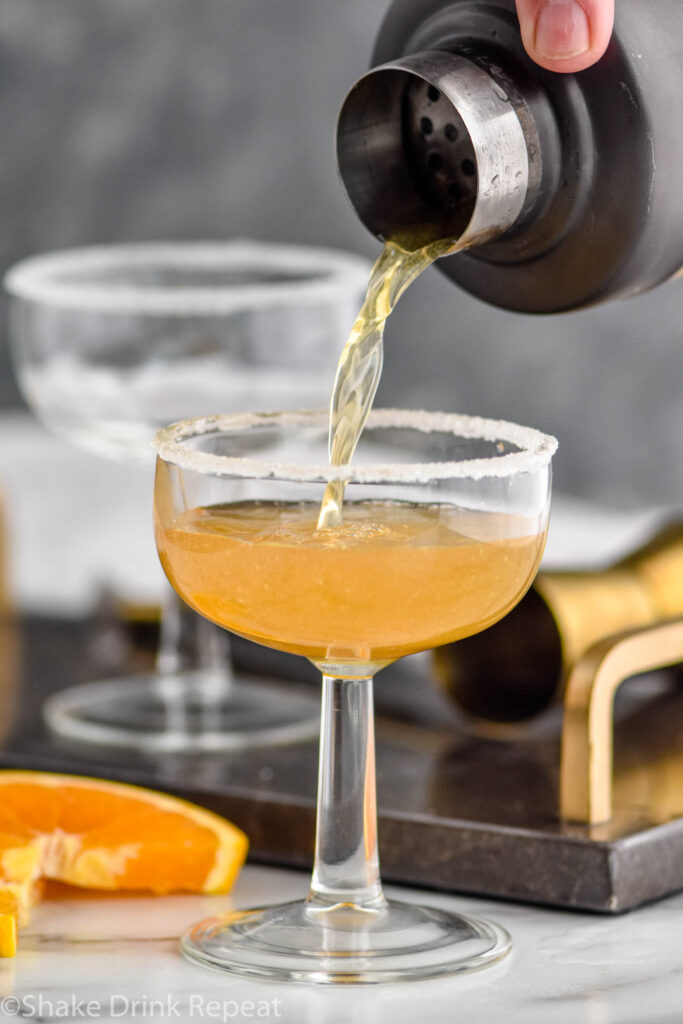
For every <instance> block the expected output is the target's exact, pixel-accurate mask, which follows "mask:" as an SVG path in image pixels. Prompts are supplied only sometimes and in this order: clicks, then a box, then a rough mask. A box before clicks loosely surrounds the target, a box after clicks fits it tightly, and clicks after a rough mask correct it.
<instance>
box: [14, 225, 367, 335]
mask: <svg viewBox="0 0 683 1024" xmlns="http://www.w3.org/2000/svg"><path fill="white" fill-rule="evenodd" d="M155 265H156V266H161V267H166V268H169V267H177V268H186V269H197V270H200V269H211V270H214V271H220V270H221V269H224V270H226V271H229V270H235V269H239V270H245V269H250V268H253V269H256V270H259V271H270V272H273V273H278V272H280V273H282V274H292V275H296V274H302V275H310V277H309V278H308V279H303V278H302V280H296V277H295V276H294V277H293V278H291V279H290V280H285V281H282V282H276V283H273V282H262V283H261V282H257V283H254V284H251V285H245V284H233V285H231V284H230V283H229V282H226V283H225V284H224V285H220V284H218V285H212V286H207V287H194V286H188V287H171V286H166V287H164V286H159V285H148V284H140V285H130V284H126V285H125V286H119V285H114V284H113V283H112V284H107V283H106V282H104V283H103V282H102V281H101V280H100V281H96V282H88V281H87V280H84V281H78V280H60V276H61V275H69V274H71V275H74V276H77V275H78V274H79V273H83V274H87V273H92V272H93V271H106V270H107V269H110V270H116V269H118V268H121V267H130V266H137V267H140V268H148V267H151V266H155ZM369 268H370V263H369V262H368V261H367V260H364V259H362V258H361V257H360V256H353V255H351V254H350V253H345V252H339V251H337V250H335V249H323V248H316V247H310V246H302V245H282V244H279V243H274V242H256V241H251V240H248V239H233V240H231V241H228V242H158V243H156V242H155V243H143V244H134V245H111V246H93V247H89V248H84V249H69V250H64V251H61V252H53V253H46V254H44V255H42V256H32V257H29V258H28V259H25V260H22V261H21V262H20V263H17V264H15V266H14V267H11V268H10V270H9V271H8V272H7V274H6V275H5V279H4V286H5V289H6V291H7V292H9V294H10V295H12V296H14V297H16V298H21V299H24V300H26V301H30V302H36V303H39V304H41V305H45V306H58V307H60V308H70V309H83V310H89V311H96V312H102V313H121V314H126V315H128V314H130V313H143V314H149V315H157V316H186V315H189V314H195V315H198V316H221V315H226V314H230V313H234V312H238V311H241V310H248V309H253V308H256V309H265V308H272V307H273V306H284V305H291V304H298V303H301V302H302V301H307V300H310V301H319V302H333V301H335V300H338V299H340V298H343V297H345V296H348V295H349V292H351V295H352V297H353V298H355V297H356V296H355V292H356V291H357V293H358V296H359V297H360V296H361V295H362V293H363V292H364V290H365V288H366V286H367V281H368V273H369Z"/></svg>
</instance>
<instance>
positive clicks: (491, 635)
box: [434, 522, 683, 722]
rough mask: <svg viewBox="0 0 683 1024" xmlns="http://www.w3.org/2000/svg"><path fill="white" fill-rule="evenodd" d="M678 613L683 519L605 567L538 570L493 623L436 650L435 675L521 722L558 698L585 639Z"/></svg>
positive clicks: (472, 704) (465, 698)
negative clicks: (507, 610) (514, 603)
mask: <svg viewBox="0 0 683 1024" xmlns="http://www.w3.org/2000/svg"><path fill="white" fill-rule="evenodd" d="M680 616H683V522H677V523H672V524H670V525H668V526H666V527H665V528H663V529H662V530H660V531H659V532H658V533H657V534H656V535H655V536H654V537H653V538H652V540H650V541H649V542H648V543H647V544H646V545H645V546H644V547H642V548H640V549H639V550H638V551H636V552H635V553H634V554H632V555H629V557H628V558H625V559H623V560H622V561H620V562H618V563H617V564H616V565H614V566H611V567H609V568H608V569H605V570H602V571H599V572H546V573H539V575H538V576H537V577H536V581H535V583H534V585H533V587H532V588H531V590H529V591H528V593H527V594H526V596H525V597H524V598H523V599H522V601H521V602H520V603H519V604H518V605H517V606H516V608H513V610H512V611H511V612H510V613H509V615H507V616H506V617H505V618H504V619H501V621H500V622H498V623H497V624H496V625H494V626H492V627H491V628H490V629H488V630H486V631H485V632H484V633H481V634H478V635H477V636H472V637H467V638H466V639H464V640H459V641H458V642H457V643H456V644H451V645H448V646H446V647H442V648H439V649H437V650H436V651H435V652H434V659H435V669H436V674H437V677H438V679H439V681H440V683H441V684H442V686H443V688H444V689H445V691H446V692H447V693H448V694H449V695H450V696H451V697H452V698H453V700H454V701H455V702H456V703H457V704H458V705H459V706H460V707H461V708H463V709H465V710H466V711H467V712H469V713H470V714H472V715H474V716H475V717H478V718H482V719H485V720H487V721H496V722H515V721H523V720H525V719H529V718H532V717H534V716H535V715H537V714H539V713H540V712H542V711H544V710H545V709H546V708H548V707H549V706H551V705H552V704H554V703H555V702H556V701H558V700H559V699H560V698H561V696H562V692H563V689H564V683H565V681H566V679H567V676H568V674H569V672H570V671H571V669H572V667H573V665H574V664H575V662H576V661H577V659H578V658H579V657H581V655H582V654H584V653H585V652H586V651H587V650H588V648H589V647H590V646H591V645H592V644H594V643H596V642H597V641H598V640H602V639H603V638H605V637H608V636H612V635H614V634H616V633H620V632H622V631H623V630H627V629H637V628H641V627H644V626H651V625H654V624H656V623H658V622H663V621H666V620H667V619H673V618H677V617H680Z"/></svg>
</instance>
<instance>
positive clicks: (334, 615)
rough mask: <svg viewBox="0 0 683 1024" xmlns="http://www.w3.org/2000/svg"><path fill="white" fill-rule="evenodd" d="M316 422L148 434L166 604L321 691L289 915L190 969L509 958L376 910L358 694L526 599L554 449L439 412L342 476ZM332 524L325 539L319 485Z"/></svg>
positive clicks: (479, 928)
mask: <svg viewBox="0 0 683 1024" xmlns="http://www.w3.org/2000/svg"><path fill="white" fill-rule="evenodd" d="M327 426H328V419H327V414H326V413H325V412H309V413H306V412H294V413H275V414H250V415H243V416H218V417H210V418H205V419H202V420H186V421H184V422H183V423H180V424H176V425H175V426H173V427H169V428H168V429H167V430H165V431H162V432H161V433H160V434H158V435H157V439H156V446H157V451H158V462H157V476H156V489H155V522H156V536H157V545H158V549H159V554H160V557H161V561H162V563H163V566H164V569H165V570H166V573H167V575H168V577H169V579H170V581H171V583H172V584H173V586H174V587H175V589H176V590H177V592H178V593H179V594H180V595H181V597H183V598H184V599H185V601H187V602H188V604H190V605H191V606H192V607H193V608H195V609H196V610H197V611H198V612H200V613H201V614H203V615H205V616H206V617H207V618H209V619H211V620H212V621H214V622H217V623H219V624H220V625H222V626H224V627H226V628H227V629H229V630H232V631H234V632H236V633H240V634H241V635H243V636H246V637H248V638H249V639H251V640H255V641H257V642H258V643H262V644H266V645H267V646H269V647H275V648H277V649H279V650H283V651H290V652H293V653H297V654H301V655H303V656H305V657H307V658H308V659H310V660H311V661H312V662H314V663H315V664H316V665H317V666H318V667H319V668H320V670H321V671H322V673H323V702H322V720H321V746H320V775H319V791H318V826H317V837H316V850H315V863H314V869H313V879H312V884H311V890H310V893H309V896H308V898H307V899H306V900H305V901H304V902H302V903H290V904H284V905H282V906H275V907H265V908H259V909H257V910H250V911H241V912H233V913H229V914H226V915H222V916H218V917H214V918H209V919H208V920H206V921H202V922H200V923H199V924H198V925H195V927H194V928H192V929H191V930H190V931H189V932H188V934H187V935H186V936H185V937H184V940H183V949H184V951H185V953H186V955H187V956H189V957H190V958H192V959H194V960H197V961H199V962H201V963H203V964H205V965H209V966H214V967H218V968H222V969H224V970H227V971H231V972H234V973H237V974H244V975H248V976H252V977H266V978H274V979H277V978H279V979H290V980H300V981H316V982H376V981H385V980H387V981H389V980H393V981H398V980H407V979H411V978H426V977H435V976H438V975H443V974H450V973H454V972H457V971H466V970H473V969H475V968H480V967H482V966H485V965H486V964H488V963H492V962H494V961H495V960H497V959H500V957H501V956H504V955H505V953H506V952H507V951H508V949H509V947H510V941H509V937H508V936H507V934H506V933H505V932H504V931H503V930H502V929H501V928H498V927H497V926H496V925H493V924H490V923H488V922H484V921H479V920H474V919H471V918H466V917H463V916H460V915H457V914H452V913H448V912H444V911H441V910H437V909H434V908H424V907H417V906H413V905H411V904H401V903H394V902H388V901H387V900H386V899H385V898H384V896H383V893H382V888H381V883H380V878H379V862H378V854H377V830H376V811H375V790H374V739H373V719H372V676H373V674H374V673H375V672H376V671H377V670H378V669H381V668H383V667H384V666H385V665H387V664H389V663H390V662H392V661H394V660H395V659H397V658H400V657H402V656H403V655H406V654H411V653H414V652H416V651H422V650H426V649H428V648H431V647H434V646H436V645H439V644H444V643H450V642H452V641H454V640H458V639H459V638H462V637H464V636H469V635H471V634H472V633H476V632H478V631H480V630H482V629H485V628H486V627H487V626H489V625H491V624H492V623H493V622H495V621H496V620H497V619H499V618H501V616H503V615H504V614H505V613H506V612H507V611H509V610H510V609H511V608H512V607H513V606H514V605H515V603H516V602H517V601H518V600H519V599H520V597H521V596H522V594H523V593H524V592H525V590H526V589H527V587H528V586H529V584H530V583H531V581H532V579H533V577H534V574H535V572H536V569H537V567H538V564H539V561H540V558H541V554H542V551H543V545H544V542H545V535H546V529H547V523H548V511H549V500H550V460H551V458H552V455H553V453H554V451H555V447H556V442H555V441H554V439H553V438H550V437H547V436H546V435H543V434H540V433H538V432H537V431H534V430H530V429H527V428H523V427H517V426H515V425H513V424H509V423H497V422H494V421H490V420H482V419H475V418H471V417H465V416H455V415H445V414H441V413H413V412H399V411H391V410H377V411H374V412H372V413H371V414H370V417H369V419H368V422H367V425H366V428H365V430H364V433H363V436H362V439H361V443H360V445H359V447H358V450H357V453H356V456H355V461H354V463H353V465H352V466H330V465H329V464H328V462H327ZM330 480H338V481H340V482H341V483H343V484H344V495H345V497H344V504H343V510H342V520H341V522H340V523H338V524H336V525H334V526H332V527H329V528H327V527H325V528H319V527H318V513H319V510H320V502H321V498H322V495H323V492H324V489H325V486H326V484H327V483H329V482H330Z"/></svg>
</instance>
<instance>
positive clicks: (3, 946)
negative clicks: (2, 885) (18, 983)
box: [0, 889, 19, 957]
mask: <svg viewBox="0 0 683 1024" xmlns="http://www.w3.org/2000/svg"><path fill="white" fill-rule="evenodd" d="M18 919H19V901H18V900H17V897H16V895H15V894H14V893H13V892H12V891H11V890H7V891H5V890H4V889H0V957H1V956H14V954H15V953H16V951H17V923H18Z"/></svg>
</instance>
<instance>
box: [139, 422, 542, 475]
mask: <svg viewBox="0 0 683 1024" xmlns="http://www.w3.org/2000/svg"><path fill="white" fill-rule="evenodd" d="M328 417H329V413H328V412H327V411H326V410H324V409H321V410H318V409H307V410H296V411H291V412H275V413H236V414H233V415H218V416H202V417H198V418H196V419H189V420H182V421H181V422H180V423H173V424H171V426H169V427H165V428H164V429H163V430H160V431H159V432H158V433H157V434H156V436H155V437H154V440H153V441H152V445H153V447H154V448H155V449H156V451H157V453H158V455H159V457H160V458H161V459H163V460H164V462H170V463H172V464H173V465H176V466H180V467H182V468H183V469H187V470H193V471H195V472H199V473H206V474H209V475H211V476H231V477H239V478H250V479H263V480H266V479H272V480H288V481H301V482H305V481H308V482H311V483H317V482H320V483H327V482H328V481H330V480H343V481H354V482H356V483H383V482H386V483H389V482H395V483H425V482H427V481H431V480H447V479H453V478H462V479H471V480H479V479H483V478H484V477H509V476H514V475H516V474H518V473H530V472H533V471H534V470H537V469H541V468H543V467H544V466H547V465H548V463H549V462H550V460H551V459H552V457H553V455H554V454H555V452H556V450H557V441H556V439H555V438H554V437H551V436H550V435H549V434H542V433H541V432H540V431H539V430H534V429H533V428H532V427H521V426H519V425H518V424H516V423H508V422H506V421H504V420H490V419H483V418H482V417H479V416H464V415H460V414H458V413H443V412H425V411H416V410H406V409H373V410H372V412H371V413H370V415H369V417H368V421H367V426H368V427H370V428H372V427H402V428H411V429H413V430H418V431H421V432H423V433H446V434H453V435H454V436H455V437H460V438H468V439H472V440H475V439H479V440H482V441H493V442H495V441H508V442H509V443H510V444H514V445H515V446H516V447H517V448H519V449H520V450H519V451H516V452H509V453H508V454H506V455H499V456H494V457H490V458H478V459H463V460H461V461H459V462H416V463H393V464H377V465H372V464H370V465H368V464H364V465H354V464H353V463H352V464H351V465H347V466H330V465H329V464H323V463H308V464H306V463H286V462H273V461H270V462H266V461H262V460H259V459H254V458H251V457H249V458H246V457H245V458H239V457H235V456H230V455H215V454H211V453H209V452H201V451H195V450H192V449H191V448H188V447H186V446H185V444H184V442H185V441H187V440H189V439H190V438H194V437H201V436H202V435H204V434H212V433H216V432H218V431H219V432H221V433H226V434H231V433H243V432H244V431H246V430H252V429H255V428H258V427H268V426H270V427H281V426H284V427H314V426H322V427H325V426H326V425H327V423H328Z"/></svg>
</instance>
